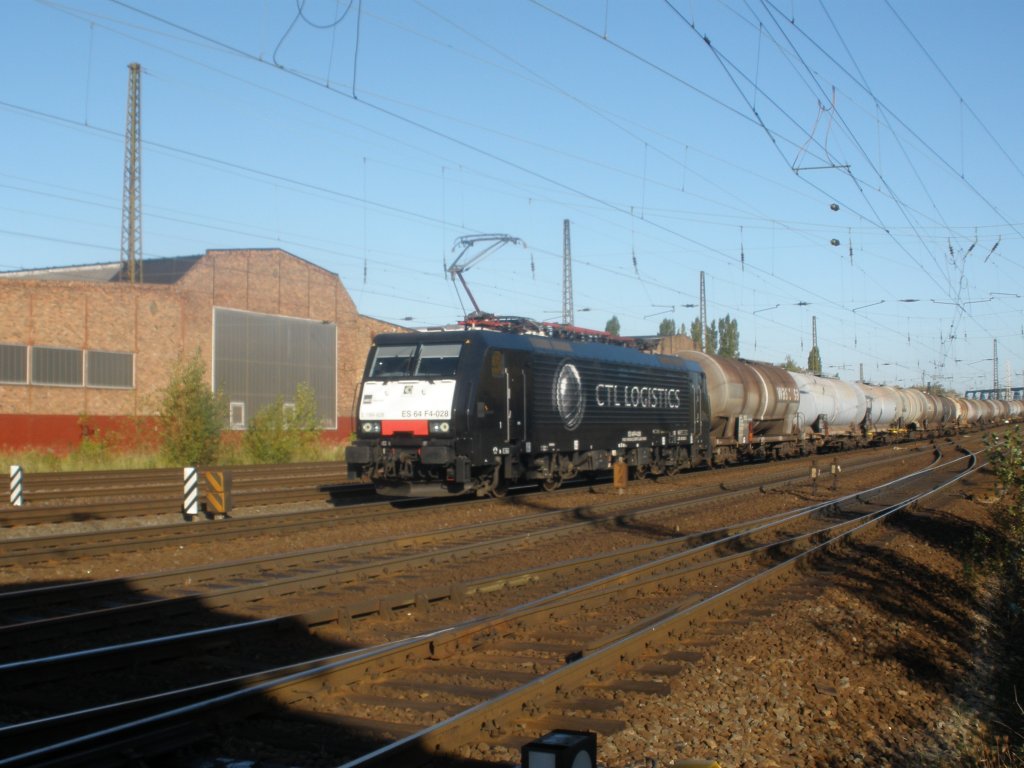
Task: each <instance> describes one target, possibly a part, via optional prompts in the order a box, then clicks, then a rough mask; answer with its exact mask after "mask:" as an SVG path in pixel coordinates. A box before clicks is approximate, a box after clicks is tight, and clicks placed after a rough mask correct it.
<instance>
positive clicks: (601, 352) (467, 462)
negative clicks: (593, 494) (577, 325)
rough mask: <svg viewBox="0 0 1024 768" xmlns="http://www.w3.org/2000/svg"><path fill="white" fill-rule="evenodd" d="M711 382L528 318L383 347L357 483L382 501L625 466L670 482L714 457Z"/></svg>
mask: <svg viewBox="0 0 1024 768" xmlns="http://www.w3.org/2000/svg"><path fill="white" fill-rule="evenodd" d="M710 421H711V419H710V410H709V400H708V393H707V385H706V380H705V377H704V372H703V371H702V370H701V368H700V366H699V365H697V364H696V363H694V362H691V361H688V360H683V359H682V358H678V357H673V356H669V355H657V354H649V353H647V352H645V351H643V350H642V349H640V348H639V347H638V346H633V345H630V344H629V343H628V340H620V339H617V338H615V337H611V336H609V335H608V334H602V333H599V332H596V331H595V332H589V331H580V330H578V329H568V328H565V327H564V326H556V325H550V324H542V323H535V322H532V321H528V320H524V319H521V318H492V317H488V318H478V319H476V320H467V321H466V322H465V323H464V324H463V327H462V328H460V329H458V330H441V331H422V332H409V333H386V334H380V335H378V336H377V337H376V338H375V339H374V343H373V345H372V347H371V349H370V353H369V356H368V358H367V362H366V368H365V371H364V376H363V382H362V386H361V389H360V392H359V399H358V402H357V405H356V432H357V434H356V440H355V441H354V443H353V444H352V445H351V446H349V447H348V448H347V450H346V454H345V460H346V463H347V464H348V474H349V477H350V479H360V478H363V479H365V478H369V479H370V480H371V481H372V482H373V483H374V485H375V486H376V488H377V491H378V492H379V493H381V494H384V495H393V496H443V495H450V494H461V493H476V494H478V495H481V496H484V495H501V494H502V493H504V491H505V489H507V488H508V487H509V486H510V485H513V484H516V483H523V482H536V483H540V484H542V485H543V486H544V488H546V489H548V490H553V489H555V488H557V487H558V486H559V485H560V484H561V483H562V482H563V481H564V480H567V479H571V478H574V477H576V476H577V475H580V474H585V473H592V472H599V471H602V470H608V469H610V468H611V467H612V464H613V463H615V462H618V461H623V462H625V463H627V464H628V465H629V466H630V467H631V469H632V471H633V472H634V474H637V475H645V474H662V473H666V474H674V473H675V472H677V471H679V470H681V469H686V468H691V467H696V466H701V465H704V464H706V463H707V462H708V460H709V456H710V437H709V425H710Z"/></svg>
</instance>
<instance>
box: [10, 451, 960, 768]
mask: <svg viewBox="0 0 1024 768" xmlns="http://www.w3.org/2000/svg"><path fill="white" fill-rule="evenodd" d="M960 460H961V461H962V460H963V459H960ZM950 464H951V463H947V464H945V465H943V466H946V467H948V466H950ZM932 471H934V469H933V470H932ZM969 471H973V468H969V469H968V470H967V471H966V472H969ZM966 472H963V473H960V474H958V476H957V477H956V478H953V479H951V480H948V481H945V482H944V483H942V484H941V485H938V486H935V487H933V488H930V489H928V490H926V491H923V492H919V493H916V494H915V495H913V496H912V497H910V498H909V499H905V500H903V501H900V502H898V503H897V504H894V505H890V506H888V507H887V508H885V509H883V510H871V511H869V512H868V513H866V514H865V515H863V516H861V517H859V518H855V519H852V520H848V521H844V522H841V523H838V524H834V525H829V526H825V527H822V528H819V529H817V530H815V531H810V532H806V533H803V534H799V535H797V536H794V537H790V539H789V540H788V541H785V542H773V543H769V544H764V545H761V546H759V547H757V548H755V549H754V550H752V551H750V552H747V553H733V554H730V555H727V556H726V558H725V560H727V561H734V562H736V561H739V560H740V559H742V558H754V557H759V556H761V555H762V554H763V553H765V552H768V551H774V552H777V551H779V549H780V547H782V546H783V545H792V544H793V543H794V542H796V541H798V540H799V541H804V542H807V543H808V546H809V550H808V551H809V552H812V553H813V552H817V551H821V550H822V548H823V547H824V546H826V545H827V544H828V543H829V542H825V543H816V541H815V540H816V539H819V538H821V537H822V536H823V535H826V533H827V534H828V536H829V539H830V540H832V541H834V540H836V539H838V538H841V537H842V536H846V535H849V534H851V533H853V532H856V531H859V530H862V529H863V528H864V527H865V526H867V525H868V524H869V523H870V522H874V521H877V520H881V519H884V518H886V517H888V516H889V515H891V514H893V513H894V512H895V511H898V510H899V509H902V508H905V507H906V506H907V505H908V504H910V503H913V502H914V501H917V500H919V499H920V498H924V497H925V496H927V495H930V494H932V493H935V492H937V491H938V490H941V489H942V488H944V487H946V486H948V485H949V484H950V483H952V482H955V481H956V480H958V479H960V477H962V476H963V475H964V474H966ZM915 474H916V475H919V474H920V473H915ZM887 485H889V484H887ZM854 496H855V495H854ZM799 557H800V556H793V557H790V558H789V559H788V560H786V561H785V562H784V563H783V564H782V565H772V566H770V567H769V569H768V571H766V575H767V574H775V573H781V572H782V571H781V569H782V567H783V566H787V565H791V564H793V563H795V562H797V561H798V560H799ZM674 558H675V559H677V560H678V559H679V558H680V555H676V556H674ZM664 565H665V563H664V562H662V561H659V562H657V563H655V564H650V565H648V566H647V567H646V568H643V569H640V568H636V569H631V571H632V572H631V573H626V574H616V575H615V576H614V577H609V578H603V579H598V580H596V581H595V582H592V583H588V584H585V585H580V586H578V587H575V588H572V589H570V590H565V591H563V592H561V593H558V594H556V595H553V596H548V597H545V598H541V599H540V600H535V601H533V602H532V603H528V604H527V606H526V607H525V609H523V608H520V609H518V610H511V609H510V610H509V611H505V612H502V613H501V614H499V615H498V616H496V617H491V618H489V619H487V620H484V621H483V622H470V623H468V624H463V625H457V626H455V627H452V628H448V629H446V630H440V631H436V632H432V633H428V634H426V635H422V636H418V637H416V638H411V639H407V640H402V641H398V642H396V643H392V644H389V645H387V646H381V647H378V648H375V649H368V650H365V651H355V652H351V653H348V654H344V655H341V656H337V657H334V658H332V659H330V660H328V661H325V662H322V663H321V662H316V663H314V665H313V666H310V665H308V664H307V665H301V667H292V668H288V669H284V670H276V671H269V672H267V673H264V674H262V675H259V676H255V677H253V678H251V679H250V682H253V681H255V685H254V687H253V688H251V689H247V690H243V691H234V690H232V691H224V690H223V688H222V687H221V688H218V685H220V686H223V685H225V684H229V683H230V684H232V685H235V684H238V682H239V681H238V680H234V681H228V682H226V683H222V684H216V685H208V686H202V687H201V688H200V689H196V690H202V692H203V695H208V694H210V693H214V694H216V695H215V696H214V698H212V699H208V700H207V701H206V702H202V703H196V702H187V703H185V704H183V705H179V706H176V708H174V709H172V710H170V711H164V712H162V713H157V714H152V713H150V714H148V715H146V716H144V717H142V718H141V719H138V720H136V721H133V722H128V723H124V722H121V723H118V724H113V725H108V726H106V727H104V728H101V729H100V732H99V733H98V734H97V735H88V734H86V735H82V736H77V737H73V738H71V739H69V740H65V741H64V742H61V743H50V742H47V743H46V744H45V746H43V747H41V748H39V749H30V750H29V751H28V752H26V753H22V754H20V755H15V756H13V757H12V758H9V759H7V760H4V761H0V765H8V764H10V765H15V764H22V763H21V762H19V760H21V759H31V760H33V761H34V760H36V759H38V758H41V757H43V756H47V755H48V756H49V758H48V759H47V762H46V763H45V764H47V765H50V764H52V765H59V764H63V763H62V762H60V761H61V759H62V758H60V757H59V755H60V754H61V750H66V749H71V750H72V756H71V757H70V758H69V759H71V760H72V761H73V760H76V759H81V757H82V755H83V754H90V755H93V756H95V755H96V754H98V753H97V752H95V750H96V749H101V750H109V749H111V748H116V749H123V748H124V746H125V745H126V744H127V743H132V744H136V745H138V744H141V743H144V742H145V741H146V740H147V739H148V738H149V737H148V735H147V729H150V728H151V727H152V726H153V725H154V724H160V727H162V728H165V729H166V728H168V727H170V728H173V729H174V730H175V731H176V732H180V727H184V726H185V724H186V723H188V722H193V721H194V720H195V718H196V717H202V718H205V717H208V716H209V715H210V710H209V708H210V707H223V706H224V705H225V704H227V703H229V702H230V703H232V704H233V705H235V706H237V704H238V702H239V701H240V700H242V699H244V697H248V696H252V695H254V694H256V693H264V694H265V693H269V692H272V691H277V692H278V697H281V696H283V697H284V698H285V699H289V700H291V699H294V697H296V696H299V697H305V696H308V695H309V693H310V692H311V691H314V690H318V689H319V688H320V687H321V686H322V685H323V683H319V682H317V680H320V679H322V677H323V676H324V675H332V676H337V675H338V674H340V673H343V672H344V671H345V670H347V672H344V674H346V675H348V676H349V677H350V676H351V675H353V674H354V675H356V676H359V675H365V674H366V673H367V672H368V671H372V670H381V669H386V668H393V666H394V665H395V664H401V663H408V662H409V660H410V659H417V658H435V659H436V658H438V657H439V656H443V655H447V654H450V653H451V652H453V651H454V650H456V649H458V648H459V647H460V646H461V645H463V644H466V645H475V644H476V643H478V642H479V640H480V637H481V636H484V637H487V636H493V635H495V634H498V631H497V628H498V627H499V626H501V625H508V624H509V623H514V622H516V621H520V620H521V618H522V614H523V612H524V610H525V611H527V612H530V611H532V612H534V613H536V612H541V613H545V612H546V613H548V614H550V611H551V610H552V609H553V608H558V610H561V611H564V612H570V613H571V612H573V611H574V610H575V609H576V607H577V603H578V601H579V600H580V597H581V595H582V594H584V593H585V592H590V593H591V594H592V596H593V593H594V592H595V590H596V591H597V597H602V596H605V595H607V593H608V586H609V585H610V584H611V583H612V582H614V581H620V582H621V581H623V580H625V579H627V578H633V582H634V583H633V584H632V585H631V586H630V587H628V588H629V589H632V590H634V591H636V590H638V589H645V588H649V587H650V586H651V585H652V584H654V585H657V584H660V582H661V581H663V580H664V575H663V574H656V575H650V574H651V573H652V572H654V571H657V570H658V569H660V568H663V567H664ZM709 568H718V569H720V568H721V563H701V564H698V565H696V566H693V567H692V568H690V569H686V568H684V569H683V571H680V574H677V578H678V577H681V574H682V573H683V572H685V571H686V570H690V571H692V570H694V569H698V570H702V569H709ZM641 574H647V575H646V576H644V578H643V579H642V580H641V581H639V582H637V580H636V578H635V577H636V576H638V575H641ZM763 578H765V575H762V576H757V577H751V578H748V579H746V580H745V581H743V582H741V583H740V584H738V585H734V586H730V587H728V588H726V589H725V590H723V591H721V592H720V593H719V595H718V596H717V597H716V598H705V599H703V600H702V601H701V602H700V603H698V604H697V605H692V604H686V605H685V606H678V607H677V608H676V609H674V610H672V611H669V612H667V613H666V612H663V614H662V615H660V616H655V617H653V618H646V619H645V620H643V621H642V622H640V623H639V625H638V626H639V631H637V632H634V633H633V634H632V635H629V636H621V634H622V633H617V635H616V636H615V637H613V638H611V639H610V640H609V643H606V644H605V645H604V646H603V647H601V648H600V649H598V650H595V649H593V648H591V649H588V652H587V653H586V654H585V655H584V656H583V657H582V659H581V661H582V663H583V667H585V669H584V672H583V674H584V675H587V674H590V673H591V672H592V670H593V667H594V663H595V661H596V660H598V659H602V658H603V659H608V658H612V657H613V654H614V653H616V652H617V653H619V656H618V657H617V658H614V659H613V660H614V662H615V663H618V661H620V660H621V659H622V658H623V657H624V656H623V653H622V650H621V649H624V648H626V646H625V645H624V644H625V643H634V644H635V643H637V642H640V643H642V644H644V645H649V644H650V638H651V637H652V633H657V632H664V631H665V628H666V627H673V626H675V625H676V624H677V623H678V622H679V621H680V620H681V617H683V618H685V617H686V616H687V615H689V614H693V613H694V612H695V611H697V610H698V609H700V610H703V611H704V612H705V614H706V613H707V611H708V610H710V609H709V606H712V605H714V604H715V603H716V601H718V602H720V601H722V600H731V599H733V596H735V595H736V594H739V592H737V590H739V589H740V588H744V589H746V585H750V584H754V583H757V582H758V581H759V580H761V579H763ZM602 593H603V594H602ZM691 623H692V621H691ZM424 643H426V644H427V645H424ZM581 661H575V662H573V663H569V664H567V665H566V666H565V667H563V668H561V669H560V670H556V671H555V672H552V673H549V674H548V675H545V676H543V677H542V678H540V679H539V680H538V681H536V682H535V683H531V684H527V685H524V686H521V687H520V688H517V689H515V690H513V691H511V692H509V693H507V694H503V695H501V696H499V697H497V698H496V699H495V700H494V701H493V702H491V703H490V704H488V705H479V706H477V707H474V708H472V709H470V710H468V711H467V712H464V713H463V714H461V715H457V716H455V717H452V718H449V719H448V720H446V721H445V722H444V723H442V724H439V725H438V726H434V727H432V728H429V729H425V730H423V731H420V732H419V733H417V734H416V737H415V739H404V740H399V741H397V742H395V744H393V745H391V746H390V747H388V748H385V749H383V750H378V751H377V752H374V753H372V754H371V755H369V756H367V757H364V758H360V759H358V760H356V761H353V762H352V763H350V764H349V765H352V766H355V765H371V764H398V765H407V764H408V765H411V764H412V763H408V762H404V761H406V760H408V759H409V757H410V755H409V751H410V750H413V751H416V752H417V753H418V754H421V755H429V754H432V753H433V752H434V751H435V749H439V748H441V747H443V746H444V745H445V744H446V743H448V742H447V741H446V740H450V739H451V738H453V736H452V734H458V735H457V736H454V738H456V739H463V738H465V736H466V734H465V733H464V730H465V729H466V728H467V726H466V725H465V724H466V723H467V722H471V723H472V724H471V725H470V726H468V728H469V729H470V730H472V729H473V728H476V729H479V717H481V716H483V713H484V712H485V711H486V712H487V719H488V721H489V722H493V716H492V714H491V713H492V712H493V711H495V710H493V709H492V707H493V708H497V709H499V710H500V709H501V708H505V709H506V710H507V709H509V706H510V705H509V702H510V701H513V700H520V699H522V697H523V696H532V697H535V698H536V697H537V696H542V697H543V696H550V695H552V694H551V693H550V692H548V693H546V694H543V695H542V694H539V693H537V686H539V685H546V686H550V683H551V682H552V681H558V682H560V683H561V685H562V688H563V690H564V684H565V683H564V680H562V678H563V677H566V676H568V675H571V674H575V673H577V672H579V671H580V669H581V668H583V667H581V666H580V665H581ZM268 675H269V677H268ZM332 682H333V684H335V685H337V684H338V683H339V682H341V681H337V680H334V681H332ZM296 686H298V687H297V688H296ZM285 690H290V691H292V692H291V693H283V691H285ZM183 695H185V694H184V693H183V692H175V694H173V695H170V696H164V697H162V699H163V701H164V703H165V705H166V703H167V702H171V706H172V707H174V706H175V705H174V702H175V701H180V697H181V696H183ZM175 697H178V698H175ZM160 698H161V697H151V698H150V699H149V700H146V701H142V702H133V703H131V704H121V705H117V706H114V707H108V708H97V709H96V710H91V711H87V712H84V713H79V714H77V715H74V716H72V717H70V718H63V722H62V725H61V727H62V728H66V727H67V725H68V722H69V721H70V720H72V719H75V718H84V719H85V720H87V721H89V722H90V723H93V724H95V722H96V718H97V717H100V716H101V715H104V712H106V713H110V712H113V711H114V710H120V711H124V709H125V707H129V708H131V706H132V705H133V704H137V705H138V706H143V705H145V706H146V707H149V706H150V705H151V704H152V703H153V702H155V701H156V700H157V699H160ZM513 708H514V707H513ZM201 713H205V714H201ZM234 714H235V715H237V714H239V712H237V711H236V712H235V713H234ZM104 716H105V715H104ZM180 718H184V721H181V722H179V719H180ZM52 722H53V721H52V719H51V721H50V724H51V725H52ZM40 727H43V726H42V725H40V724H27V725H25V724H23V725H22V726H14V727H11V728H8V729H0V736H2V735H4V731H6V732H7V734H8V735H11V736H13V735H15V734H17V733H21V734H24V733H26V732H31V731H32V730H33V729H35V728H40ZM139 729H141V732H139ZM442 734H447V735H446V736H443V737H442ZM111 735H113V736H115V741H116V746H111V745H106V746H103V745H99V746H93V747H89V748H88V749H92V750H94V751H91V752H86V753H83V752H82V751H81V749H82V747H83V745H87V744H94V745H95V744H96V740H97V739H102V738H105V737H108V736H111ZM476 738H478V739H479V733H477V734H476ZM424 747H426V749H425V751H424ZM99 754H106V755H108V756H109V752H106V751H103V752H101V753H99ZM55 755H57V757H54V756H55ZM51 758H53V759H56V761H57V762H53V761H52V760H51ZM381 761H383V763H381Z"/></svg>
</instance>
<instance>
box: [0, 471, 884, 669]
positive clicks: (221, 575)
mask: <svg viewBox="0 0 1024 768" xmlns="http://www.w3.org/2000/svg"><path fill="white" fill-rule="evenodd" d="M882 461H883V460H880V459H877V458H876V459H874V460H872V461H869V462H866V463H865V466H877V465H878V464H879V463H882ZM787 471H790V472H791V471H792V470H787ZM709 479H711V480H712V481H713V480H714V478H709ZM792 479H793V478H792V477H791V476H783V477H775V478H774V479H773V480H771V482H772V483H776V484H784V483H786V482H788V481H790V480H792ZM733 486H734V488H733V490H730V491H724V492H723V491H722V489H721V484H714V485H705V486H704V487H699V486H698V487H696V488H689V487H687V488H683V489H674V490H669V491H665V492H661V493H655V494H651V495H648V496H642V497H615V498H614V499H613V500H612V501H608V502H604V503H599V504H592V505H590V506H588V507H584V508H581V507H572V508H555V509H551V510H546V511H537V512H533V513H528V514H524V513H523V512H522V511H519V512H518V513H516V514H515V515H514V516H512V517H507V516H506V517H499V518H497V519H493V520H488V521H485V522H480V523H474V524H468V525H463V526H454V527H448V528H440V527H438V525H437V524H436V523H431V524H427V525H426V527H425V528H424V529H422V530H416V529H409V530H408V531H405V532H402V533H399V534H396V535H391V536H387V537H384V538H380V539H373V540H356V541H352V540H351V538H350V537H349V536H341V537H340V538H341V539H342V541H343V543H341V544H338V545H332V546H326V547H317V548H315V549H312V550H307V551H298V552H293V551H287V552H283V553H278V554H273V555H260V556H257V557H253V558H249V559H245V560H239V561H231V562H217V563H213V564H209V565H201V566H193V567H188V568H181V569H175V570H170V571H163V572H158V573H151V574H143V575H138V576H133V577H125V578H114V579H105V580H98V581H84V582H71V583H60V584H56V585H47V586H35V587H21V588H17V587H8V588H6V589H5V590H3V591H0V617H3V619H4V620H3V623H2V625H0V652H2V653H3V654H5V655H6V657H7V658H9V659H16V658H20V656H21V655H23V654H25V653H26V652H27V651H28V650H29V649H31V652H33V653H39V652H41V651H42V650H43V649H45V648H47V647H48V645H47V644H50V643H56V644H62V645H58V647H57V648H56V649H55V650H62V649H63V648H64V647H66V646H67V644H69V643H74V644H76V645H77V646H78V647H79V648H81V647H84V643H86V642H87V641H88V638H89V637H91V636H98V637H111V636H112V635H114V636H119V638H120V639H121V640H125V641H128V640H135V639H137V638H138V634H137V633H138V632H148V631H149V629H148V628H149V627H150V626H152V625H154V624H158V625H159V624H168V623H173V624H174V625H176V626H184V627H187V628H189V629H200V628H206V627H209V626H211V622H214V624H213V625H214V626H216V625H221V624H224V623H225V622H228V621H234V620H235V619H228V618H226V617H225V614H226V613H227V612H231V614H232V616H235V615H237V614H238V612H243V613H244V614H245V615H247V616H249V617H251V618H264V617H266V616H267V615H268V613H271V615H272V612H273V611H274V609H275V607H277V606H278V605H279V604H280V603H282V602H286V601H288V600H292V599H294V598H295V597H296V596H300V595H301V596H302V599H303V600H304V601H305V602H306V603H307V604H309V603H311V602H312V601H314V600H315V601H316V602H318V603H325V604H328V605H329V606H330V608H329V609H327V610H328V612H329V614H330V615H332V616H334V617H335V620H343V619H349V618H351V617H352V616H366V615H369V614H371V613H381V612H386V611H387V610H389V606H387V605H385V604H380V603H379V599H380V595H381V591H380V588H379V587H378V586H377V585H378V584H380V583H382V582H384V581H387V582H388V583H393V584H395V585H396V587H395V590H394V591H396V592H400V591H401V589H402V585H401V584H400V583H399V577H400V576H401V578H402V579H404V580H405V582H406V583H407V584H409V585H410V586H409V588H410V589H414V588H417V587H418V586H419V585H422V584H423V583H434V582H436V583H444V582H445V581H447V576H446V573H447V571H449V570H450V569H451V568H452V567H453V564H459V566H460V567H463V568H466V567H470V566H471V565H473V566H474V567H476V568H478V569H483V570H486V569H487V567H488V563H487V561H488V560H489V559H490V558H493V557H495V556H497V555H498V554H501V553H505V554H507V553H509V552H514V551H516V550H517V549H521V548H523V547H534V548H536V547H538V546H540V545H541V544H544V545H546V546H548V547H559V546H563V544H562V542H565V541H566V540H567V539H572V538H573V537H576V536H579V535H591V536H593V535H601V536H602V537H605V536H606V535H607V532H608V531H609V530H611V531H618V532H619V533H620V535H621V536H622V537H623V538H625V539H627V540H628V539H629V538H630V537H631V536H633V535H636V534H637V533H639V534H642V535H648V536H651V537H655V538H657V537H665V536H668V535H670V534H671V531H672V530H673V527H678V526H679V525H685V524H686V523H685V522H682V521H679V520H678V515H682V514H686V513H687V511H688V510H691V509H695V508H698V507H699V506H701V505H703V504H706V503H707V502H708V500H709V499H712V498H713V499H715V500H716V502H718V503H719V504H722V503H727V502H728V501H730V500H731V501H735V500H738V499H741V498H743V497H745V496H749V495H750V494H760V493H761V491H762V490H764V489H765V488H766V480H765V479H764V478H759V479H758V481H755V482H753V483H751V484H747V485H744V484H742V483H739V482H735V483H733ZM397 514H400V515H402V516H404V517H406V518H408V517H410V516H415V515H420V514H422V510H419V509H416V510H408V511H405V512H401V513H397ZM381 515H383V516H384V517H385V518H387V519H388V520H392V519H395V518H396V513H395V511H394V510H389V511H388V512H385V513H381V512H379V511H378V512H367V513H366V514H365V516H364V517H362V520H363V521H364V522H365V520H367V519H372V518H375V517H380V516H381ZM666 515H669V516H675V517H671V518H670V523H669V524H667V525H666V523H664V522H663V521H662V518H664V517H665V516H666ZM659 521H662V522H659ZM359 525H360V516H356V517H355V518H354V519H352V520H347V521H345V530H347V529H349V528H358V527H359ZM203 529H204V530H211V531H214V532H215V531H216V530H217V529H216V527H215V526H204V527H203ZM179 530H181V527H180V526H179V527H177V528H176V529H173V531H172V532H177V531H179ZM189 530H190V529H189ZM272 530H273V533H274V534H275V535H277V534H281V533H282V532H281V531H280V530H279V529H277V528H273V529H272ZM175 542H176V543H177V542H178V539H177V538H175ZM178 545H179V546H180V544H178ZM48 551H49V550H48ZM24 554H25V553H24V552H22V553H21V555H22V556H24ZM474 564H475V565H474ZM339 605H341V606H345V607H346V608H347V610H348V615H347V616H346V615H345V612H344V611H343V610H342V608H340V607H338V606H339ZM323 613H324V611H322V610H309V611H307V614H308V615H307V616H306V618H305V619H304V622H305V623H306V624H310V623H319V622H322V621H323V619H322V618H321V617H322V614H323Z"/></svg>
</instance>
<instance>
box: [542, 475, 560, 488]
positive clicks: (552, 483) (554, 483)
mask: <svg viewBox="0 0 1024 768" xmlns="http://www.w3.org/2000/svg"><path fill="white" fill-rule="evenodd" d="M540 485H541V487H542V488H543V489H544V490H545V491H557V490H558V489H559V488H561V487H562V478H560V477H554V478H551V479H550V480H545V481H543V482H542V483H541V484H540Z"/></svg>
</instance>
